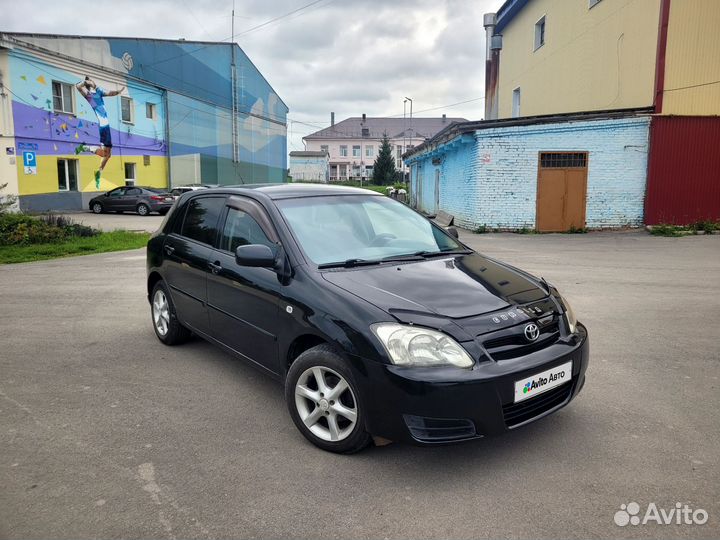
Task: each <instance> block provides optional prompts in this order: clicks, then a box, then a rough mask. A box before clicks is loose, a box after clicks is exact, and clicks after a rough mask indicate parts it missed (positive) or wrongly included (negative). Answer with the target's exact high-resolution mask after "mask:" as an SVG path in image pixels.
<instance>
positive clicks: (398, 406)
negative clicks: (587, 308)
mask: <svg viewBox="0 0 720 540" xmlns="http://www.w3.org/2000/svg"><path fill="white" fill-rule="evenodd" d="M569 360H572V363H573V364H572V379H571V380H570V381H569V382H567V383H565V384H563V385H561V386H557V387H555V388H553V389H551V390H548V391H547V392H544V393H541V394H538V395H537V396H535V397H533V398H530V399H527V400H524V401H521V402H519V403H517V404H514V403H513V401H514V391H515V390H514V389H515V381H517V380H519V379H523V378H525V377H530V376H532V375H534V374H536V373H539V372H542V371H544V370H547V369H550V368H552V367H555V366H559V365H561V364H564V363H566V362H568V361H569ZM588 360H589V343H588V335H587V330H586V329H585V327H584V326H582V325H578V331H577V333H576V334H575V335H574V336H572V337H571V338H570V340H568V341H567V342H558V343H555V344H553V345H551V346H549V347H547V348H545V349H542V350H540V351H537V352H534V353H532V354H528V355H526V356H522V357H519V358H514V359H508V360H501V361H497V362H494V361H488V362H482V363H479V364H477V365H476V366H475V367H474V368H473V369H467V370H465V369H459V368H432V369H429V368H408V367H402V366H395V365H388V364H379V363H375V362H362V363H359V362H355V363H354V364H355V366H356V370H355V371H356V373H355V377H356V380H357V382H358V383H360V385H359V386H360V391H361V394H362V396H363V398H364V399H363V402H364V403H365V404H366V407H365V410H366V412H367V414H366V418H365V423H366V428H367V430H368V431H369V432H370V433H371V434H373V435H376V436H380V437H384V438H386V439H390V440H393V441H404V442H410V443H415V444H441V443H448V442H456V441H461V440H469V439H476V438H480V437H484V436H488V435H496V434H500V433H504V432H506V431H508V430H511V429H515V428H517V427H520V426H522V425H525V424H527V423H529V422H533V421H535V420H537V419H539V418H542V417H544V416H547V415H548V414H551V413H553V412H554V411H556V410H558V409H560V408H562V407H564V406H565V405H567V404H568V403H569V402H570V401H572V399H573V398H574V397H575V396H576V395H577V394H578V393H579V392H580V390H581V389H582V386H583V384H584V383H585V371H586V370H587V366H588Z"/></svg>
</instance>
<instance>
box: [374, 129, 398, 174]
mask: <svg viewBox="0 0 720 540" xmlns="http://www.w3.org/2000/svg"><path fill="white" fill-rule="evenodd" d="M396 178H397V170H396V169H395V158H393V155H392V148H391V147H390V140H389V139H388V136H387V133H385V134H384V135H383V140H382V144H381V145H380V151H379V152H378V155H377V157H376V158H375V165H373V183H374V184H376V185H381V186H384V185H392V184H394V183H395V180H396Z"/></svg>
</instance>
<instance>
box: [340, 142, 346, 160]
mask: <svg viewBox="0 0 720 540" xmlns="http://www.w3.org/2000/svg"><path fill="white" fill-rule="evenodd" d="M347 155H348V154H347V145H346V144H341V145H340V156H341V157H347Z"/></svg>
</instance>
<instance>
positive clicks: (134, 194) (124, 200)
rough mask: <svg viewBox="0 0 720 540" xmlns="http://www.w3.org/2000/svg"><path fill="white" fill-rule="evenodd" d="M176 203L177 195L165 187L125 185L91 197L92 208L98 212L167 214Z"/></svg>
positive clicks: (144, 214)
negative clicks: (174, 195) (173, 194)
mask: <svg viewBox="0 0 720 540" xmlns="http://www.w3.org/2000/svg"><path fill="white" fill-rule="evenodd" d="M174 203H175V197H173V196H172V195H170V193H168V192H167V191H166V190H164V189H157V188H150V187H140V186H125V187H119V188H115V189H113V190H112V191H108V192H107V193H104V194H103V195H98V196H97V197H93V198H92V199H90V210H92V211H93V212H95V213H96V214H102V213H103V212H137V213H138V214H140V215H141V216H147V215H149V214H150V212H158V213H159V214H166V213H167V212H168V210H170V208H171V207H172V205H173V204H174Z"/></svg>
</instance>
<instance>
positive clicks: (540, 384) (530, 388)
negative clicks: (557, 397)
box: [513, 360, 572, 403]
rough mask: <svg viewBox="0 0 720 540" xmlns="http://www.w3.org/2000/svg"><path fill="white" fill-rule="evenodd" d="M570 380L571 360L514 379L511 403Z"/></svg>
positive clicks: (539, 393)
mask: <svg viewBox="0 0 720 540" xmlns="http://www.w3.org/2000/svg"><path fill="white" fill-rule="evenodd" d="M570 381H572V360H570V361H569V362H565V363H564V364H560V365H559V366H555V367H552V368H550V369H546V370H545V371H541V372H540V373H535V374H534V375H531V376H529V377H525V378H524V379H520V380H517V381H515V399H514V401H513V403H518V402H520V401H524V400H526V399H530V398H533V397H535V396H539V395H541V394H542V393H544V392H547V391H548V390H552V389H553V388H557V387H558V386H560V385H562V384H566V383H569V382H570Z"/></svg>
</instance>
